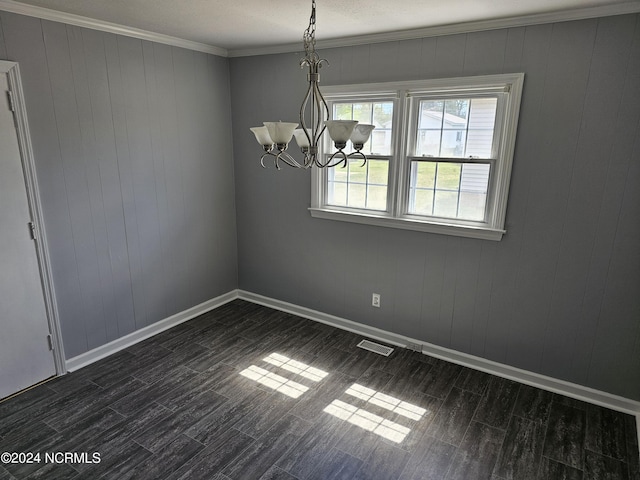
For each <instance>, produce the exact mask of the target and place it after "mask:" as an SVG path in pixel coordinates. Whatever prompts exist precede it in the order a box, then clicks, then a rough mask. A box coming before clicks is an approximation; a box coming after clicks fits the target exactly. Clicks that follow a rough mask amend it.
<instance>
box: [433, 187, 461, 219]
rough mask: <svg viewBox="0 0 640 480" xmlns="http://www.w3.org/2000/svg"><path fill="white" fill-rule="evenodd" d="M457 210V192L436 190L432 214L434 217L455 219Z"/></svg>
mask: <svg viewBox="0 0 640 480" xmlns="http://www.w3.org/2000/svg"><path fill="white" fill-rule="evenodd" d="M457 210H458V192H450V191H446V190H436V194H435V198H434V205H433V214H434V215H435V216H436V217H446V218H455V217H456V212H457Z"/></svg>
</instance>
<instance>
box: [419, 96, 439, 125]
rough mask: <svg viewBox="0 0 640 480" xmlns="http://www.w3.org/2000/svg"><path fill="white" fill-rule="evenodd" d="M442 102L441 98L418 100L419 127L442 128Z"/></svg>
mask: <svg viewBox="0 0 640 480" xmlns="http://www.w3.org/2000/svg"><path fill="white" fill-rule="evenodd" d="M443 110H444V102H443V101H442V100H423V101H422V102H420V119H419V122H418V128H419V129H425V128H437V129H438V130H440V129H441V128H442V113H443Z"/></svg>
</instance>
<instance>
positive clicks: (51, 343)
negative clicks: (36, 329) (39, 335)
mask: <svg viewBox="0 0 640 480" xmlns="http://www.w3.org/2000/svg"><path fill="white" fill-rule="evenodd" d="M47 344H48V345H49V350H51V351H53V337H52V336H51V334H49V335H47Z"/></svg>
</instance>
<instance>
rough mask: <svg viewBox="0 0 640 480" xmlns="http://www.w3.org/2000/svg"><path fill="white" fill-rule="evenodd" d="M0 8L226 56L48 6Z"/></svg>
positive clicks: (4, 3) (8, 0)
mask: <svg viewBox="0 0 640 480" xmlns="http://www.w3.org/2000/svg"><path fill="white" fill-rule="evenodd" d="M0 10H1V11H5V12H11V13H18V14H20V15H26V16H29V17H36V18H40V19H42V20H51V21H53V22H60V23H66V24H68V25H74V26H76V27H85V28H91V29H93V30H100V31H102V32H108V33H115V34H117V35H124V36H126V37H133V38H139V39H140V40H148V41H150V42H156V43H162V44H165V45H171V46H174V47H180V48H186V49H188V50H195V51H197V52H204V53H210V54H213V55H218V56H220V57H227V56H228V52H227V50H226V49H224V48H220V47H216V46H213V45H207V44H205V43H199V42H193V41H191V40H185V39H183V38H177V37H172V36H170V35H163V34H161V33H155V32H149V31H147V30H141V29H139V28H133V27H128V26H126V25H118V24H117V23H111V22H105V21H103V20H96V19H93V18H89V17H83V16H81V15H74V14H72V13H65V12H58V11H56V10H51V9H49V8H43V7H37V6H34V5H27V4H24V3H20V2H16V1H14V0H0Z"/></svg>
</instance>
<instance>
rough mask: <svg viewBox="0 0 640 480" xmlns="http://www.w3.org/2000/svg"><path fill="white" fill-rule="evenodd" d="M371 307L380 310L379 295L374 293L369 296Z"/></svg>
mask: <svg viewBox="0 0 640 480" xmlns="http://www.w3.org/2000/svg"><path fill="white" fill-rule="evenodd" d="M371 306H372V307H376V308H380V294H379V293H374V294H373V295H372V296H371Z"/></svg>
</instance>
